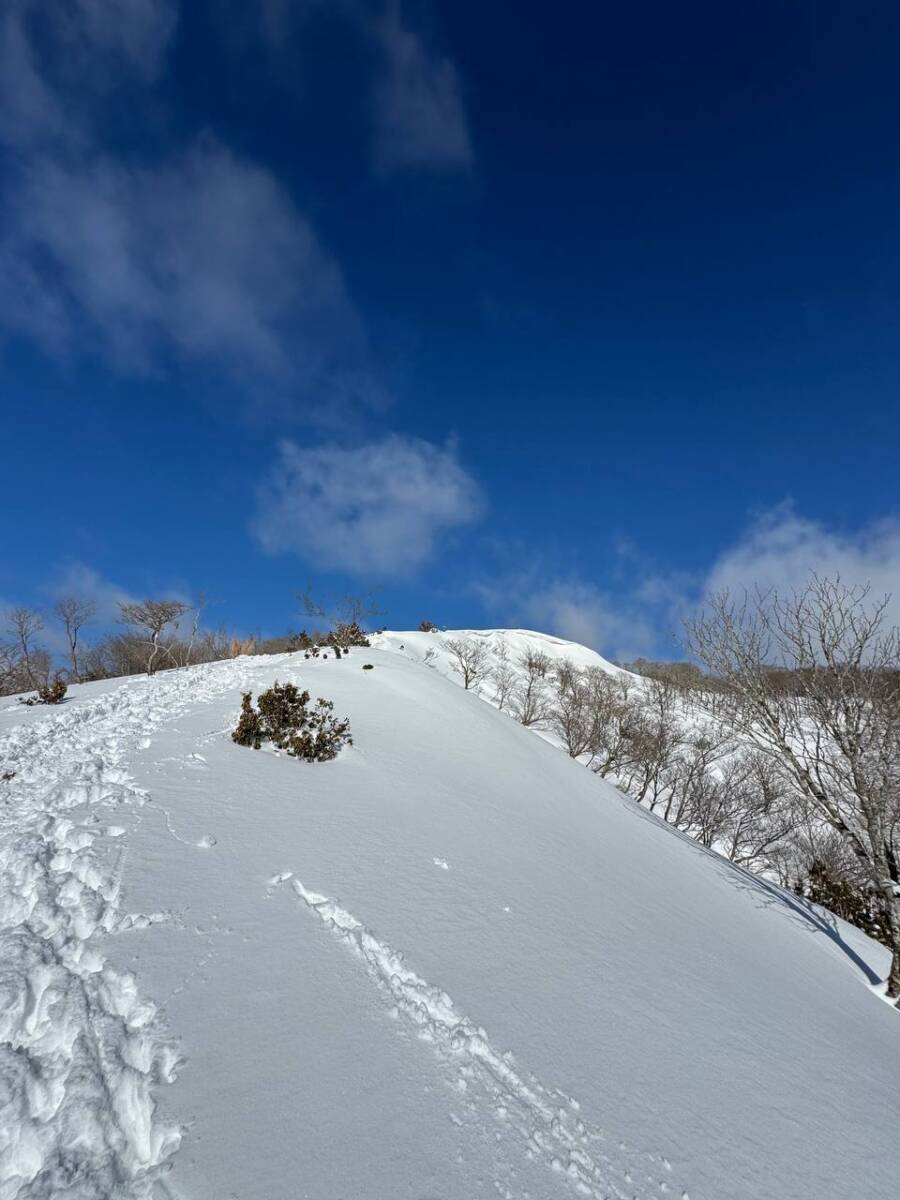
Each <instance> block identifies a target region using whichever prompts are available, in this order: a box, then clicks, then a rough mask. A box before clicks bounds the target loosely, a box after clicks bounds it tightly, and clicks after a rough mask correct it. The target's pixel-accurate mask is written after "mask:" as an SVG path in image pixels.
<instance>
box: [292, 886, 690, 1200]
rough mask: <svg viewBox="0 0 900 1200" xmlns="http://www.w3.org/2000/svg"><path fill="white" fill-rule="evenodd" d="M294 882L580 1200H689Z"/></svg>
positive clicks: (662, 1168)
mask: <svg viewBox="0 0 900 1200" xmlns="http://www.w3.org/2000/svg"><path fill="white" fill-rule="evenodd" d="M288 881H290V884H291V887H292V888H293V890H294V892H295V893H296V894H297V896H298V897H299V898H300V899H301V900H302V901H303V903H304V904H305V905H306V907H307V908H308V909H309V910H310V911H311V912H313V913H315V915H316V916H317V917H318V918H319V919H320V920H321V922H322V923H323V925H324V926H325V927H326V928H327V929H328V930H329V931H330V932H331V933H333V934H334V935H335V936H336V937H337V938H339V939H340V940H341V941H342V942H343V943H344V944H345V945H347V946H348V947H349V948H350V949H351V950H352V951H353V952H354V953H355V954H356V955H357V956H358V957H359V958H361V959H362V960H363V962H364V963H365V964H366V967H367V969H368V971H369V974H370V975H371V976H372V978H373V979H374V980H375V981H376V983H377V984H378V986H379V988H380V989H381V990H383V991H384V992H385V993H386V994H387V996H388V998H389V1000H390V1001H391V1003H392V1006H393V1009H394V1011H395V1012H396V1014H397V1015H400V1014H402V1015H403V1016H405V1017H406V1018H407V1019H408V1020H409V1021H411V1022H412V1023H413V1024H414V1025H415V1026H416V1028H417V1031H418V1034H419V1037H420V1038H421V1039H422V1040H423V1041H426V1042H429V1043H431V1044H432V1045H433V1046H434V1047H435V1049H436V1050H437V1051H438V1053H439V1054H440V1055H441V1056H442V1057H443V1058H444V1059H445V1060H446V1061H448V1062H450V1063H452V1064H453V1065H454V1066H455V1067H456V1071H457V1080H456V1088H457V1090H459V1091H467V1090H468V1089H469V1087H470V1085H471V1083H472V1082H477V1083H478V1084H480V1086H481V1089H482V1090H483V1091H484V1092H485V1093H486V1095H487V1096H488V1098H489V1101H490V1104H491V1107H492V1109H493V1112H494V1115H495V1116H496V1117H497V1118H498V1120H500V1121H503V1122H504V1123H505V1124H506V1125H507V1127H508V1128H511V1129H513V1130H515V1131H516V1133H517V1134H518V1135H519V1138H520V1139H521V1140H522V1141H523V1143H524V1148H525V1153H526V1154H527V1155H528V1156H529V1157H530V1158H535V1159H538V1160H541V1161H543V1162H545V1163H546V1165H547V1166H549V1167H550V1168H551V1169H552V1170H553V1171H555V1172H557V1173H558V1174H559V1175H560V1176H561V1177H562V1178H564V1179H565V1180H567V1181H568V1182H569V1183H570V1184H572V1185H573V1186H574V1188H575V1190H576V1191H577V1192H578V1193H579V1194H580V1195H582V1196H587V1197H592V1198H594V1200H650V1198H651V1197H653V1198H658V1197H659V1196H661V1195H667V1194H668V1195H672V1196H676V1195H677V1196H678V1197H680V1200H689V1196H688V1194H687V1192H686V1191H683V1190H681V1189H677V1188H675V1187H674V1185H673V1184H672V1181H671V1176H670V1171H671V1168H670V1165H669V1163H668V1162H667V1161H666V1160H665V1159H664V1158H661V1157H659V1156H657V1155H653V1154H644V1153H640V1152H636V1151H632V1150H630V1149H629V1148H628V1147H627V1146H626V1145H625V1143H623V1142H620V1141H616V1140H615V1139H614V1138H613V1137H612V1136H611V1135H610V1134H609V1133H607V1131H605V1130H603V1129H601V1128H599V1127H596V1126H590V1125H588V1124H587V1123H586V1122H584V1121H583V1120H582V1119H581V1118H580V1116H579V1112H580V1108H581V1106H580V1104H579V1103H578V1101H577V1100H575V1099H574V1098H572V1097H571V1096H567V1095H566V1094H565V1093H563V1092H561V1091H559V1090H558V1089H556V1088H548V1087H546V1086H545V1085H544V1084H542V1083H541V1082H540V1081H539V1080H538V1079H536V1078H535V1077H534V1076H533V1075H531V1074H530V1073H525V1072H522V1071H521V1070H520V1069H518V1068H517V1066H516V1063H515V1059H514V1057H513V1055H512V1054H511V1053H509V1052H508V1051H507V1052H500V1051H498V1050H496V1049H495V1048H494V1046H493V1045H492V1044H491V1042H490V1039H489V1038H488V1035H487V1034H486V1033H485V1031H484V1029H482V1028H481V1027H480V1026H478V1025H476V1024H475V1023H474V1022H473V1021H471V1020H470V1019H469V1018H468V1017H466V1016H465V1015H463V1014H462V1013H460V1012H459V1010H458V1009H457V1008H456V1006H455V1004H454V1003H453V1001H452V999H451V998H450V996H448V995H447V993H446V992H445V991H442V990H441V989H440V988H438V987H435V986H433V985H432V984H430V983H427V982H426V981H425V980H424V979H422V978H421V977H420V976H419V975H417V974H416V973H415V972H414V971H412V970H411V969H410V968H409V967H408V966H407V965H406V964H405V962H404V959H403V955H402V954H400V953H398V952H397V951H396V950H394V949H392V948H391V946H389V945H388V944H387V943H386V942H383V941H380V940H379V939H378V938H377V937H376V936H375V934H374V933H372V931H371V930H369V929H368V928H366V926H365V925H364V924H363V923H362V922H361V921H359V920H358V919H357V918H356V917H354V916H353V915H352V914H351V913H349V912H347V910H346V909H344V908H342V907H341V906H340V905H339V904H338V903H337V902H336V901H335V900H332V899H330V898H329V897H328V896H323V895H320V894H318V893H317V892H313V891H310V890H309V889H307V888H306V887H305V886H304V885H303V883H301V881H300V880H299V879H297V878H296V877H295V876H293V875H292V873H291V872H284V873H282V874H280V875H277V876H275V877H274V878H273V879H272V880H271V881H270V883H271V885H272V886H277V885H279V884H282V883H285V882H288ZM503 1194H504V1195H505V1196H510V1195H511V1193H509V1192H507V1191H505V1190H504V1191H503Z"/></svg>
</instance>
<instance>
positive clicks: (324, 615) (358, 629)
mask: <svg viewBox="0 0 900 1200" xmlns="http://www.w3.org/2000/svg"><path fill="white" fill-rule="evenodd" d="M298 599H299V600H300V604H301V606H302V609H303V613H304V615H305V616H307V617H317V618H319V619H321V620H323V621H326V622H327V623H328V625H330V626H331V629H332V631H333V632H334V634H335V635H336V636H337V637H339V638H340V637H341V636H342V635H343V634H344V633H347V632H350V633H353V634H354V635H355V634H357V633H360V634H361V633H362V632H363V630H364V627H365V622H367V621H369V620H371V618H372V617H381V616H384V609H383V608H381V606H380V605H379V603H378V601H377V599H376V597H375V595H374V593H372V592H370V593H369V595H368V596H352V595H347V596H341V597H340V599H338V600H337V601H335V603H334V604H333V605H332V606H331V608H330V609H328V608H326V607H325V606H324V605H323V604H320V603H319V601H318V600H316V599H315V597H314V596H313V593H312V587H311V586H310V585H309V584H307V586H306V587H305V588H304V590H303V591H302V592H300V593H299V595H298Z"/></svg>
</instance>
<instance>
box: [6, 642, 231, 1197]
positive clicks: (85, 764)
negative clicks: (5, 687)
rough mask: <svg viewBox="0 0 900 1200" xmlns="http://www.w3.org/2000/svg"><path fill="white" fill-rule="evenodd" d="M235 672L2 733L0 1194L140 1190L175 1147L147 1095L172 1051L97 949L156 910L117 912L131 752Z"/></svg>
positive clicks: (175, 677)
mask: <svg viewBox="0 0 900 1200" xmlns="http://www.w3.org/2000/svg"><path fill="white" fill-rule="evenodd" d="M239 672H240V669H239V668H237V667H233V666H231V665H230V664H220V665H217V666H210V667H199V668H194V669H191V670H189V671H178V672H173V673H170V674H166V675H165V676H160V677H157V678H155V679H153V680H149V681H146V682H145V683H143V684H142V683H137V684H136V683H130V684H126V685H123V686H121V687H119V688H117V689H116V690H114V691H111V692H108V693H107V694H105V695H101V696H100V697H99V698H98V699H97V700H95V701H93V702H89V703H87V704H84V705H82V706H81V707H77V708H72V709H70V710H67V709H63V711H62V712H60V713H59V714H55V715H54V716H52V717H48V718H47V719H45V720H41V721H38V722H35V723H31V724H27V725H23V726H19V727H15V728H13V729H12V730H11V731H9V732H7V733H6V734H5V735H3V736H2V737H0V767H2V770H3V773H4V775H5V776H7V778H6V779H5V781H4V782H3V783H2V784H0V820H2V823H3V838H2V846H0V880H2V881H0V1197H2V1200H11V1198H13V1197H15V1198H16V1200H25V1198H26V1197H28V1198H31V1197H34V1198H37V1197H48V1198H49V1197H58V1196H65V1197H67V1198H71V1200H76V1198H77V1200H107V1198H109V1197H141V1196H145V1195H148V1194H149V1190H150V1187H151V1185H152V1182H153V1180H154V1178H155V1177H156V1175H157V1174H158V1172H159V1170H160V1169H161V1168H162V1167H163V1165H164V1164H165V1163H166V1161H167V1160H168V1159H169V1158H170V1156H171V1155H172V1154H173V1153H174V1151H175V1150H176V1149H177V1148H178V1145H179V1142H180V1140H181V1133H180V1131H179V1128H178V1126H177V1125H176V1124H174V1123H173V1122H171V1121H168V1120H164V1119H162V1118H160V1117H159V1115H158V1113H157V1111H156V1105H155V1103H154V1100H153V1097H152V1094H151V1091H152V1088H153V1085H154V1084H162V1083H167V1082H171V1080H172V1079H173V1077H174V1072H175V1068H176V1065H177V1062H178V1054H177V1051H176V1049H175V1047H174V1045H173V1044H172V1043H171V1042H170V1041H169V1040H168V1038H167V1036H166V1033H165V1031H164V1030H163V1029H162V1028H161V1027H160V1022H159V1019H158V1014H157V1009H156V1007H155V1006H154V1005H153V1003H151V1002H150V1001H149V1000H147V999H145V998H143V997H142V996H141V995H140V993H139V990H138V985H137V981H136V979H135V978H134V976H133V975H131V974H130V973H128V972H127V971H122V970H116V969H113V967H112V966H111V965H110V964H108V963H107V962H106V961H105V959H104V953H103V944H104V941H105V940H106V939H108V938H109V937H110V936H112V935H115V934H116V933H118V932H120V931H122V930H125V929H130V928H133V927H134V926H135V925H148V924H150V923H152V922H155V921H159V920H163V919H165V916H164V914H158V913H156V914H133V913H127V912H123V911H122V908H121V905H120V881H121V875H122V869H123V866H124V860H125V851H124V849H123V850H122V851H121V852H118V853H116V852H115V846H116V843H117V841H118V837H119V835H120V834H122V833H123V832H124V831H123V830H122V829H121V828H120V827H119V826H117V825H115V824H113V823H107V817H108V816H109V815H111V814H112V813H114V812H115V809H116V808H117V807H118V806H121V805H141V804H142V803H144V801H145V798H146V797H145V793H143V792H142V791H140V790H139V789H138V788H137V787H136V786H135V785H134V783H133V781H132V779H131V777H130V775H129V773H128V771H127V769H126V768H125V765H124V764H125V760H126V758H127V755H128V753H129V751H131V750H133V749H134V748H135V747H137V746H139V745H141V744H146V743H147V741H148V739H149V735H150V734H151V733H152V732H153V730H154V729H155V728H156V727H157V726H158V725H159V724H160V723H161V722H163V721H164V720H167V719H168V718H170V717H172V715H173V714H175V713H177V712H178V711H179V710H181V709H183V708H184V707H185V706H186V705H187V704H189V703H195V702H197V701H202V700H203V699H208V698H211V697H213V696H215V695H218V694H219V693H220V692H222V691H223V690H225V689H228V688H233V687H234V686H235V683H236V681H237V679H238V676H239ZM75 810H77V811H78V812H79V813H80V814H81V819H80V820H73V819H71V817H70V816H68V815H67V814H68V813H70V812H73V811H75ZM85 811H87V812H88V813H89V814H90V815H89V816H88V817H87V818H85V816H84V814H85Z"/></svg>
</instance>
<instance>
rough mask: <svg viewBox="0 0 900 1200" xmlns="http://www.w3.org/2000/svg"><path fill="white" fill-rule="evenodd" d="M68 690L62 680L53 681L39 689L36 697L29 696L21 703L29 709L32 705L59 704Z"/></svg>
mask: <svg viewBox="0 0 900 1200" xmlns="http://www.w3.org/2000/svg"><path fill="white" fill-rule="evenodd" d="M68 690H69V687H68V684H67V683H66V681H65V680H64V679H54V680H53V682H52V683H49V682H48V683H45V684H44V685H43V687H39V688H38V693H37V695H36V696H29V697H28V698H27V699H25V700H22V703H23V704H27V705H28V707H29V708H30V707H31V706H32V704H61V703H62V702H63V700H65V698H66V692H67V691H68Z"/></svg>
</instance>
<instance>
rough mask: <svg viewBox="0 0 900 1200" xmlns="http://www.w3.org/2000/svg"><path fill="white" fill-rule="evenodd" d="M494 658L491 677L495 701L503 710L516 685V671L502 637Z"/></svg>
mask: <svg viewBox="0 0 900 1200" xmlns="http://www.w3.org/2000/svg"><path fill="white" fill-rule="evenodd" d="M494 660H495V661H494V666H493V667H492V668H491V671H490V678H491V683H492V684H493V686H494V703H495V704H496V705H497V707H498V708H499V709H500V711H501V712H502V711H503V710H504V709H505V708H507V707H508V705H509V702H510V698H511V697H512V694H513V689H514V688H515V686H516V671H515V668H514V667H513V665H512V662H511V661H510V657H509V647H508V646H507V644H506V642H505V641H504V640H503V639H502V638H501V639H500V641H499V642H498V643H497V645H496V649H495V651H494Z"/></svg>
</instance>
